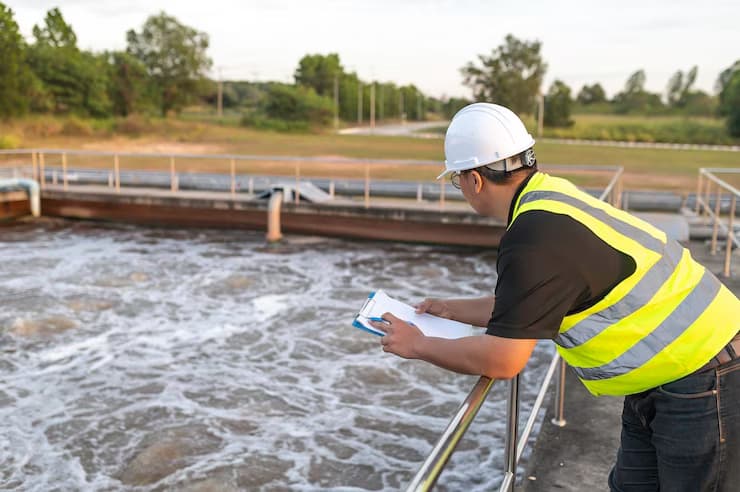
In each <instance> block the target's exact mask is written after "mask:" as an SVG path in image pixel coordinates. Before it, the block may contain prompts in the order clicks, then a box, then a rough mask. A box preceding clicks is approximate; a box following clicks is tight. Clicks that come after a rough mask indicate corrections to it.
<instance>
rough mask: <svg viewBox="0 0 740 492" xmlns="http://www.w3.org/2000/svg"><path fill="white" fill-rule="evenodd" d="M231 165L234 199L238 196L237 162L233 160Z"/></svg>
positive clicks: (232, 195)
mask: <svg viewBox="0 0 740 492" xmlns="http://www.w3.org/2000/svg"><path fill="white" fill-rule="evenodd" d="M229 164H230V166H231V197H232V198H233V197H234V195H235V194H236V162H234V159H233V158H232V159H231V162H230V163H229Z"/></svg>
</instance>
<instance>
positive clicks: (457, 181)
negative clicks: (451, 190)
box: [450, 171, 468, 190]
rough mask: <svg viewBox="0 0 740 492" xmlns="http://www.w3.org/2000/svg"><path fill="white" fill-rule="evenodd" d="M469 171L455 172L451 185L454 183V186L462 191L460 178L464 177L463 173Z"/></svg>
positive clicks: (452, 175) (451, 177)
mask: <svg viewBox="0 0 740 492" xmlns="http://www.w3.org/2000/svg"><path fill="white" fill-rule="evenodd" d="M466 172H468V171H455V172H454V173H452V174H450V183H452V186H454V187H455V188H457V189H458V190H459V189H460V176H462V175H463V173H466Z"/></svg>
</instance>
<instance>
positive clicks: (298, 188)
mask: <svg viewBox="0 0 740 492" xmlns="http://www.w3.org/2000/svg"><path fill="white" fill-rule="evenodd" d="M294 198H295V204H296V205H298V204H299V203H300V202H301V163H300V162H296V163H295V197H294Z"/></svg>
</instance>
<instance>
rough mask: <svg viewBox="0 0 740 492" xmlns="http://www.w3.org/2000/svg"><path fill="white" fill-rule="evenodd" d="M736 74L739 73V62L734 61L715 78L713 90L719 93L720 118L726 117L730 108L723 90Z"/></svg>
mask: <svg viewBox="0 0 740 492" xmlns="http://www.w3.org/2000/svg"><path fill="white" fill-rule="evenodd" d="M737 72H740V60H736V61H735V63H733V64H732V65H731V66H729V67H727V68H726V69H724V70H722V72H721V73H720V74H719V77H717V82H716V83H715V84H714V88H715V90H716V91H717V92H718V93H719V105H718V110H719V115H720V116H727V114H728V113H727V111H728V110H729V109H730V106H729V105H728V104H727V103H726V101H725V89H726V88H727V86H728V84H729V83H730V80H731V79H732V77H733V76H734V74H735V73H737Z"/></svg>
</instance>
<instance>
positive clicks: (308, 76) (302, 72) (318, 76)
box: [294, 53, 344, 97]
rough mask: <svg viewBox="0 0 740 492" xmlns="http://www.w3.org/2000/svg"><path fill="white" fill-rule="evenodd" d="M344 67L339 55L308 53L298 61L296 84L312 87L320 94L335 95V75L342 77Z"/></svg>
mask: <svg viewBox="0 0 740 492" xmlns="http://www.w3.org/2000/svg"><path fill="white" fill-rule="evenodd" d="M343 73H344V68H343V67H342V64H341V63H340V61H339V55H338V54H336V53H330V54H328V55H326V56H324V55H306V56H304V57H303V58H301V60H300V61H299V62H298V68H297V69H296V71H295V74H294V77H295V82H296V84H299V85H304V86H306V87H312V88H313V90H315V91H316V93H317V94H319V95H320V96H331V97H333V95H334V77H335V76H336V77H340V76H341V75H342V74H343Z"/></svg>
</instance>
